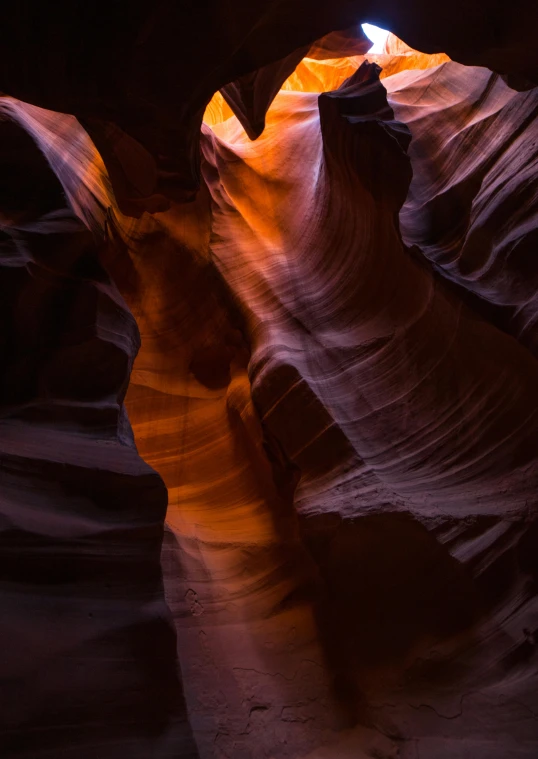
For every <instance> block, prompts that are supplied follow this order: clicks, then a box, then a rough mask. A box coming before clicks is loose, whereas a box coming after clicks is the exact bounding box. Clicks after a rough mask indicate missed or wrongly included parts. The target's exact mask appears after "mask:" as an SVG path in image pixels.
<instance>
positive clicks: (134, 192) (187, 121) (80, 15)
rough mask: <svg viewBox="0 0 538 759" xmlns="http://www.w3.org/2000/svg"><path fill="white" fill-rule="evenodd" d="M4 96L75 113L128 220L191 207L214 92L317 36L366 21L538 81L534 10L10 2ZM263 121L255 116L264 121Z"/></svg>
mask: <svg viewBox="0 0 538 759" xmlns="http://www.w3.org/2000/svg"><path fill="white" fill-rule="evenodd" d="M5 6H6V7H5V8H4V11H3V16H2V46H1V49H0V91H2V92H5V93H7V94H9V95H11V96H12V97H16V98H20V99H22V100H25V101H28V102H30V103H33V104H34V105H38V106H41V107H43V108H48V109H52V110H55V111H60V112H63V113H70V114H74V115H75V116H76V117H77V118H78V119H80V120H81V122H82V123H83V125H84V126H85V128H86V129H87V130H88V132H89V134H90V136H91V138H92V140H93V141H94V142H95V144H96V146H97V148H98V150H99V151H100V153H101V155H102V157H103V160H104V161H105V164H106V166H107V170H108V173H109V176H110V180H111V182H112V184H113V186H114V191H115V194H116V198H117V201H118V203H119V205H120V207H121V208H122V210H123V211H124V212H125V213H128V214H130V215H138V216H139V215H140V214H141V213H142V212H143V211H144V210H148V211H150V212H155V211H157V210H162V209H164V208H166V207H168V206H169V204H170V201H171V200H183V201H184V200H186V199H192V197H193V195H194V193H195V192H196V190H197V189H198V187H199V181H200V172H199V133H200V124H201V120H202V116H203V112H204V109H205V107H206V105H207V103H208V102H209V100H210V99H211V97H212V95H213V93H214V92H216V91H217V90H219V89H220V88H221V87H224V86H225V85H228V84H229V83H230V82H234V81H236V80H237V79H238V78H240V77H243V76H245V75H247V76H248V75H251V74H252V73H253V72H255V71H256V70H257V69H260V68H262V67H264V66H267V65H269V64H275V62H277V61H280V60H281V59H283V58H286V57H287V56H289V55H291V54H293V53H294V51H296V50H297V49H298V48H301V47H303V46H309V45H311V44H312V43H314V42H315V41H316V40H317V39H319V38H320V37H323V36H324V35H327V34H330V33H332V32H334V31H337V30H341V29H349V28H351V27H352V26H358V24H359V23H361V22H363V21H370V22H373V23H376V24H379V26H381V27H383V28H384V29H390V30H392V31H394V32H395V33H396V34H397V35H398V36H399V37H401V38H402V39H405V40H406V41H407V42H408V43H409V44H410V45H411V46H412V47H413V48H416V49H419V50H424V51H426V52H429V53H439V52H446V53H447V54H448V55H449V56H450V57H451V58H454V59H456V60H458V61H461V62H462V63H465V64H470V65H482V66H487V67H489V68H491V69H493V70H495V71H498V72H499V73H501V74H504V75H507V76H508V77H509V78H510V79H511V81H512V82H513V83H518V85H519V86H522V87H527V86H529V82H530V83H531V84H532V83H534V84H536V83H537V82H538V64H537V60H536V54H535V35H534V29H535V26H536V21H537V20H538V19H537V9H536V3H535V2H534V0H513V2H512V3H511V5H510V9H509V13H507V9H506V6H505V4H503V3H498V2H495V3H491V2H489V3H485V2H484V0H455V1H454V2H452V3H437V4H433V3H431V2H425V0H408V2H407V3H406V4H405V7H404V6H402V3H401V2H400V0H384V2H383V3H380V2H378V0H376V2H373V1H372V0H363V1H362V2H350V0H333V1H332V2H330V3H326V2H321V0H314V1H313V0H288V2H286V3H282V2H280V0H263V2H256V3H252V2H251V0H230V1H229V2H224V1H223V0H208V2H204V3H199V2H196V0H185V1H184V2H181V3H177V2H176V0H160V2H158V3H154V4H148V3H147V2H142V0H128V1H127V0H116V2H114V3H113V4H112V5H111V3H110V2H109V0H93V2H91V3H88V2H86V0H72V2H70V3H69V5H68V7H67V8H64V7H63V6H62V5H50V4H43V3H42V2H41V0H7V2H6V3H5ZM258 115H259V112H258Z"/></svg>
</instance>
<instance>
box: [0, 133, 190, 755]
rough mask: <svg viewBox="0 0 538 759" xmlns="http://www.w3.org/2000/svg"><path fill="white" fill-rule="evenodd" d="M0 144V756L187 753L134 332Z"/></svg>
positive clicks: (70, 229) (55, 195)
mask: <svg viewBox="0 0 538 759" xmlns="http://www.w3.org/2000/svg"><path fill="white" fill-rule="evenodd" d="M0 145H1V151H2V152H1V156H0V161H1V166H2V188H1V192H0V208H1V220H2V233H1V239H0V257H1V277H0V283H1V298H0V302H1V318H2V341H1V343H0V346H1V348H0V349H1V354H2V361H1V366H2V370H1V383H2V385H1V386H2V414H1V421H0V479H1V490H0V492H1V496H0V506H1V515H2V516H1V530H0V551H1V554H2V568H1V591H2V633H1V648H2V686H1V697H2V698H1V702H2V710H1V711H2V718H1V721H2V727H1V730H0V746H1V749H0V752H1V755H2V757H6V759H7V758H8V757H27V759H38V757H39V758H40V757H59V756H62V757H90V756H91V757H95V756H99V757H103V759H108V758H110V759H115V758H116V757H118V756H126V755H128V756H132V757H148V756H156V755H158V756H170V757H171V756H177V755H178V752H179V754H180V755H181V756H186V757H187V756H188V757H196V756H197V752H196V749H195V746H194V743H193V741H192V737H191V730H190V726H189V724H188V721H187V719H186V712H185V706H184V701H183V693H182V686H181V680H180V675H179V669H178V664H177V659H176V654H175V640H174V637H175V636H174V632H173V627H172V624H171V621H170V616H169V611H168V609H167V607H166V604H165V602H164V594H163V586H162V572H161V568H160V563H159V555H160V547H161V541H162V521H163V518H164V514H165V511H166V489H165V487H164V485H163V482H162V480H161V478H160V477H159V476H158V475H157V473H156V472H155V471H154V470H152V469H151V468H150V467H149V466H148V465H147V464H146V463H145V462H144V461H142V459H141V458H140V456H139V455H138V454H137V452H136V449H135V445H134V440H133V436H132V431H131V427H130V425H129V422H128V420H127V417H126V414H125V408H124V406H123V397H124V395H125V390H126V388H127V383H128V380H129V373H130V369H131V366H132V362H133V359H134V357H135V355H136V352H137V349H138V344H139V336H138V330H137V327H136V324H135V322H134V319H133V317H132V315H131V314H130V313H129V311H128V309H127V307H126V306H125V303H124V301H123V299H122V298H121V296H120V294H119V292H118V290H117V288H116V287H115V286H114V285H113V283H112V282H111V281H110V280H109V278H108V277H107V275H106V272H105V271H104V269H103V268H102V266H101V265H100V264H99V258H98V246H97V244H96V241H95V239H94V238H93V236H92V235H91V234H90V232H89V231H88V230H87V229H86V228H85V227H84V226H83V224H82V223H81V222H80V221H79V219H78V218H77V217H76V216H75V215H74V214H73V212H72V211H71V209H70V208H69V207H67V206H66V203H65V197H64V196H63V192H62V187H61V185H60V183H59V182H58V180H57V179H56V177H54V175H53V174H52V172H51V170H50V168H49V166H48V165H47V163H46V161H45V159H44V158H43V156H42V155H41V153H40V152H39V151H38V150H37V148H36V146H35V144H34V143H33V142H32V140H31V139H30V138H29V136H28V135H27V134H26V132H24V131H22V130H21V129H20V128H19V127H18V126H17V125H16V124H15V123H14V122H11V121H4V122H0ZM59 173H60V172H59Z"/></svg>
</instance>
